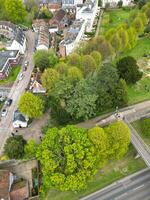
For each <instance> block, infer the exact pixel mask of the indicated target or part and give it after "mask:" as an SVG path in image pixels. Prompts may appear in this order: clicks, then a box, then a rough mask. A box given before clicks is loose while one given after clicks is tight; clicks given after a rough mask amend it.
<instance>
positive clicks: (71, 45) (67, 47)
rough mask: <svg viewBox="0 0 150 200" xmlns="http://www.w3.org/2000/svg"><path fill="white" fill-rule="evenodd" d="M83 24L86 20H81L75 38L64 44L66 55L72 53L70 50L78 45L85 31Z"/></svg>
mask: <svg viewBox="0 0 150 200" xmlns="http://www.w3.org/2000/svg"><path fill="white" fill-rule="evenodd" d="M85 26H86V21H84V22H83V24H82V27H81V29H80V31H79V33H78V35H77V37H76V38H75V40H74V41H73V42H72V43H69V44H67V45H65V47H66V55H67V56H68V55H69V54H70V53H72V51H73V50H74V49H75V48H76V47H78V45H79V43H80V41H81V38H82V36H83V35H84V32H85Z"/></svg>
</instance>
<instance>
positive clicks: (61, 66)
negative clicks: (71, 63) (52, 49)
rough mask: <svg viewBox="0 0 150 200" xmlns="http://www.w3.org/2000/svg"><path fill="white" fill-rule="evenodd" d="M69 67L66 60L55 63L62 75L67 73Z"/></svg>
mask: <svg viewBox="0 0 150 200" xmlns="http://www.w3.org/2000/svg"><path fill="white" fill-rule="evenodd" d="M68 68H69V67H68V65H67V64H66V63H64V62H59V63H57V64H56V65H55V69H56V70H57V72H58V73H59V74H60V75H61V74H62V75H63V74H67V71H68Z"/></svg>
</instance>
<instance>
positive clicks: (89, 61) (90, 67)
mask: <svg viewBox="0 0 150 200" xmlns="http://www.w3.org/2000/svg"><path fill="white" fill-rule="evenodd" d="M97 68H98V66H97V65H96V62H95V60H94V58H93V57H92V56H90V55H84V56H83V57H82V64H81V69H82V71H83V74H84V75H85V76H87V75H89V74H90V73H94V72H95V71H96V70H97Z"/></svg>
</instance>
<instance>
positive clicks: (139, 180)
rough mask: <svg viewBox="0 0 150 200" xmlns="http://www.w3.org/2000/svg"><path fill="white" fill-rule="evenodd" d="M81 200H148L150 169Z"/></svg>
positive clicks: (149, 196)
mask: <svg viewBox="0 0 150 200" xmlns="http://www.w3.org/2000/svg"><path fill="white" fill-rule="evenodd" d="M81 200H150V169H144V170H142V171H140V172H137V173H135V174H132V175H130V176H128V177H125V178H124V179H122V180H120V181H116V182H114V183H113V184H111V185H109V186H107V187H105V188H103V189H102V190H99V191H97V192H95V193H93V194H90V195H89V196H86V197H84V198H82V199H81Z"/></svg>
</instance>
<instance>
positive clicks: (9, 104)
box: [5, 99, 13, 106]
mask: <svg viewBox="0 0 150 200" xmlns="http://www.w3.org/2000/svg"><path fill="white" fill-rule="evenodd" d="M12 101H13V100H12V99H7V100H6V101H5V105H7V106H11V104H12Z"/></svg>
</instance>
